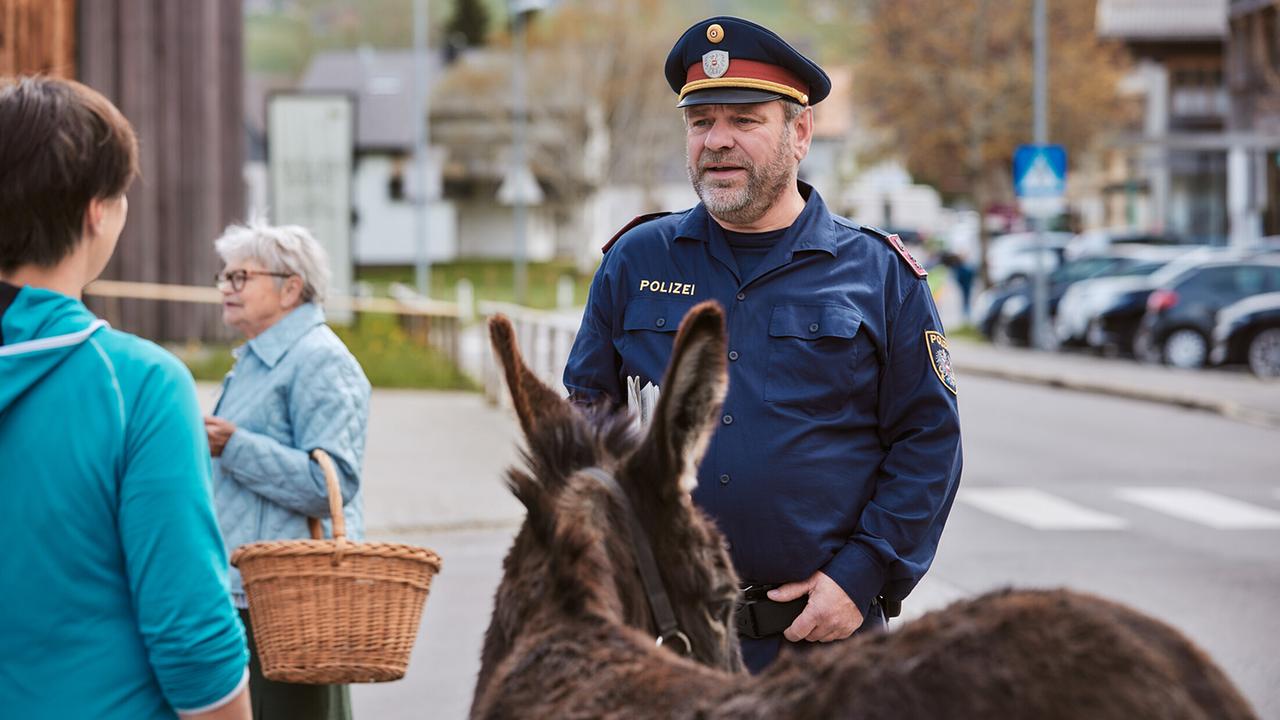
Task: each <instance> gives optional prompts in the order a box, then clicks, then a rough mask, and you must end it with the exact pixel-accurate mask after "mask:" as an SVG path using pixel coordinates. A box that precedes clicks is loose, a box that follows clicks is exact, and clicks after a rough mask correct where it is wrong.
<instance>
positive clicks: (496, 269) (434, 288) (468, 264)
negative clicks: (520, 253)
mask: <svg viewBox="0 0 1280 720" xmlns="http://www.w3.org/2000/svg"><path fill="white" fill-rule="evenodd" d="M561 277H569V278H571V279H572V281H573V303H574V305H575V306H582V305H585V304H586V302H587V291H588V290H589V289H590V287H591V273H586V274H583V273H579V272H578V269H577V267H576V266H575V265H574V264H573V262H571V261H563V260H561V261H553V262H539V263H529V264H528V265H527V267H526V271H525V278H526V288H527V291H526V293H525V302H524V304H525V305H527V306H529V307H532V308H539V309H543V310H549V309H554V308H555V307H556V287H557V285H558V283H559V282H560V278H561ZM463 278H466V279H467V280H470V281H471V286H472V287H473V288H474V289H475V295H476V300H492V301H496V302H515V265H514V264H513V263H512V262H511V261H509V260H460V261H458V262H451V263H435V264H433V265H432V266H431V297H433V298H436V299H438V300H448V301H451V302H452V301H455V300H457V299H458V280H460V279H463ZM356 280H357V281H361V282H367V283H369V284H370V285H372V286H373V289H374V293H375V294H378V295H385V294H386V291H387V287H388V286H389V285H390V284H391V283H393V282H399V283H403V284H405V285H408V286H409V287H413V285H414V269H413V268H412V267H410V266H395V267H364V268H358V269H357V270H356Z"/></svg>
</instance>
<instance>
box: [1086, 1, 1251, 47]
mask: <svg viewBox="0 0 1280 720" xmlns="http://www.w3.org/2000/svg"><path fill="white" fill-rule="evenodd" d="M1097 21H1098V35H1099V36H1101V37H1107V38H1116V39H1120V40H1131V41H1132V40H1221V39H1223V38H1225V37H1226V35H1227V0H1098V13H1097Z"/></svg>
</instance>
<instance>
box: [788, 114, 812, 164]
mask: <svg viewBox="0 0 1280 720" xmlns="http://www.w3.org/2000/svg"><path fill="white" fill-rule="evenodd" d="M792 135H793V137H794V138H795V144H796V162H800V161H801V160H804V159H805V157H807V156H808V155H809V146H810V145H811V144H812V143H813V107H812V106H809V107H806V108H805V109H804V110H801V111H800V114H799V115H797V116H796V120H795V127H794V128H793V132H792Z"/></svg>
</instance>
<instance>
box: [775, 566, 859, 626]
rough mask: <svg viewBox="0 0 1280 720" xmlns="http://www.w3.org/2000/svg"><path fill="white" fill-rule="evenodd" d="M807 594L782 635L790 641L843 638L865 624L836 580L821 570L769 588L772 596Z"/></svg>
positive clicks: (780, 598)
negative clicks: (800, 608)
mask: <svg viewBox="0 0 1280 720" xmlns="http://www.w3.org/2000/svg"><path fill="white" fill-rule="evenodd" d="M802 595H808V596H809V604H808V605H806V606H805V608H804V612H802V613H800V616H799V617H797V618H796V619H795V621H794V622H792V623H791V627H789V628H787V629H786V630H785V631H783V633H782V635H783V637H785V638H786V639H788V640H790V641H791V642H800V641H801V640H808V641H809V642H831V641H832V640H843V639H845V638H847V637H849V636H850V635H852V634H853V631H854V630H857V629H858V628H859V627H860V626H861V625H862V613H861V612H859V611H858V606H857V605H854V604H853V601H852V600H850V599H849V596H848V595H846V594H845V592H844V589H842V588H841V587H840V586H839V585H837V584H836V581H835V580H832V579H831V578H829V577H827V575H826V573H824V572H822V571H821V570H819V571H818V572H816V573H814V574H813V575H812V576H811V577H810V578H809V579H808V580H801V581H800V582H793V583H787V584H786V585H779V586H778V587H776V588H774V589H772V590H770V591H769V599H770V600H773V601H776V602H787V601H790V600H795V599H796V598H798V597H800V596H802Z"/></svg>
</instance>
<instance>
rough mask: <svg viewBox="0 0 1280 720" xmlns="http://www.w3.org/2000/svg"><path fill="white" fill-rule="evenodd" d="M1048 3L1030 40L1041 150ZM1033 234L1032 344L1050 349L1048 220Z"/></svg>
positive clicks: (1039, 1) (1038, 5)
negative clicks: (1046, 261) (1032, 53)
mask: <svg viewBox="0 0 1280 720" xmlns="http://www.w3.org/2000/svg"><path fill="white" fill-rule="evenodd" d="M1047 2H1048V0H1035V14H1034V17H1033V18H1032V25H1033V31H1032V32H1033V37H1034V41H1035V50H1034V53H1035V56H1034V60H1033V62H1034V65H1035V90H1034V93H1033V100H1032V102H1033V104H1034V112H1035V144H1036V145H1038V146H1041V147H1043V146H1044V145H1046V144H1048V142H1049V112H1048V105H1049V73H1048V65H1049V62H1048V60H1049V34H1048V32H1047V26H1048V18H1047V12H1046V9H1045V4H1046V3H1047ZM1032 223H1034V228H1035V233H1036V276H1035V280H1034V286H1033V287H1032V294H1031V301H1032V308H1031V312H1032V315H1031V344H1032V346H1033V347H1036V348H1040V349H1041V350H1045V349H1048V347H1049V332H1048V331H1049V328H1048V320H1049V313H1048V304H1049V303H1048V301H1049V288H1048V277H1047V268H1046V266H1045V265H1046V263H1045V254H1046V253H1047V252H1048V249H1047V248H1046V247H1045V237H1044V233H1045V226H1046V225H1047V223H1048V218H1047V217H1044V216H1036V217H1034V218H1033V219H1032Z"/></svg>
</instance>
